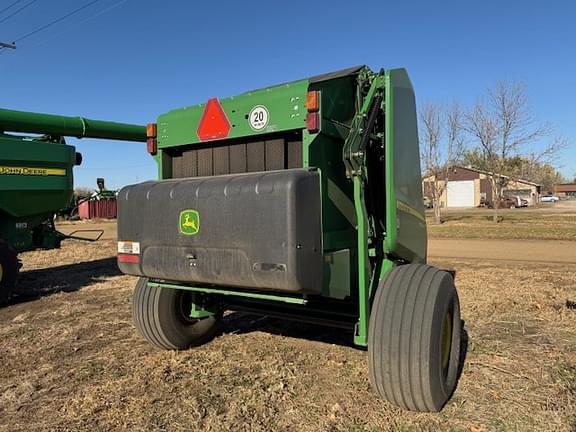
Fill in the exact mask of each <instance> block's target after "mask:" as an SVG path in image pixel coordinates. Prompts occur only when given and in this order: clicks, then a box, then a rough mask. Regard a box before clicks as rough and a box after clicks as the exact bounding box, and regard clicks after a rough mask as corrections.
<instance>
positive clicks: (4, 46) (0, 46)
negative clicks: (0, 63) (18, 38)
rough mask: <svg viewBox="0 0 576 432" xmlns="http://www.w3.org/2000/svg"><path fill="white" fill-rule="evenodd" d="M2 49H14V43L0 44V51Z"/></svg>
mask: <svg viewBox="0 0 576 432" xmlns="http://www.w3.org/2000/svg"><path fill="white" fill-rule="evenodd" d="M2 48H11V49H16V42H12V43H4V42H0V49H2Z"/></svg>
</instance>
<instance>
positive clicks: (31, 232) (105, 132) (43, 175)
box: [0, 109, 146, 303]
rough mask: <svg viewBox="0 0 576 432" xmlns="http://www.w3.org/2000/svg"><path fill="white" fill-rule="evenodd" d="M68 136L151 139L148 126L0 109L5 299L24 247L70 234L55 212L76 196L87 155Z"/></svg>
mask: <svg viewBox="0 0 576 432" xmlns="http://www.w3.org/2000/svg"><path fill="white" fill-rule="evenodd" d="M6 132H19V133H35V134H43V135H42V136H35V137H28V136H22V135H14V134H7V133H6ZM64 136H72V137H77V138H84V137H86V138H102V139H114V140H126V141H145V140H146V133H145V127H144V126H136V125H130V124H122V123H112V122H104V121H97V120H88V119H85V118H82V117H63V116H56V115H48V114H36V113H29V112H22V111H11V110H6V109H0V303H2V302H3V301H4V300H6V299H7V298H8V296H9V294H10V292H11V291H12V289H13V288H14V285H15V283H16V279H17V275H18V269H19V263H18V258H17V254H18V253H20V252H24V251H29V250H33V249H38V248H42V249H52V248H57V247H59V246H60V242H61V241H62V240H63V239H64V238H66V236H65V235H63V234H61V233H59V232H58V231H56V229H55V227H54V223H53V216H54V214H55V212H57V211H58V210H59V209H62V208H65V207H66V206H67V205H68V204H69V202H70V199H71V198H72V194H73V189H74V183H73V178H72V167H73V166H75V165H79V164H80V163H81V161H82V157H81V155H80V153H76V149H75V148H74V147H73V146H71V145H67V144H66V143H65V141H64Z"/></svg>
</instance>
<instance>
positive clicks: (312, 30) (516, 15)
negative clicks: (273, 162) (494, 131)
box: [0, 0, 576, 188]
mask: <svg viewBox="0 0 576 432" xmlns="http://www.w3.org/2000/svg"><path fill="white" fill-rule="evenodd" d="M13 1H14V0H1V1H0V10H1V9H3V8H4V7H6V6H8V5H9V4H10V3H12V2H13ZM29 1H30V0H23V2H22V3H21V4H19V5H17V6H15V7H14V8H13V9H11V10H9V11H7V12H5V13H3V14H1V15H0V20H1V19H3V18H4V17H6V16H7V15H8V14H9V12H10V11H13V10H15V9H17V8H18V7H20V6H21V5H24V4H26V2H29ZM88 1H89V0H82V1H81V0H59V1H57V2H55V1H49V0H37V1H35V2H34V3H33V4H31V5H30V6H29V7H28V8H26V9H25V10H23V11H22V12H21V13H19V14H17V15H16V16H14V17H13V18H10V19H8V20H6V21H5V22H2V23H0V41H2V42H11V41H13V40H16V39H18V38H19V37H21V36H22V35H25V34H27V33H29V32H30V31H33V30H35V29H36V28H39V27H41V26H43V25H45V24H47V23H48V22H50V21H52V20H53V19H57V18H59V17H61V16H62V15H64V14H66V13H67V12H70V11H72V10H74V9H76V8H78V7H79V6H81V5H83V4H85V3H88ZM575 20H576V4H575V3H574V2H572V1H568V0H565V1H549V2H545V3H543V2H541V1H539V2H536V1H531V0H527V1H523V2H506V1H502V0H500V1H491V0H488V1H481V2H479V1H478V2H469V1H462V0H460V1H444V2H431V1H412V2H411V1H394V2H391V1H374V2H359V1H354V2H352V1H331V2H325V3H323V2H311V1H299V0H293V1H290V2H285V1H284V2H275V1H268V2H222V1H221V2H217V1H207V2H192V1H186V2H185V1H179V2H177V1H170V0H165V1H162V2H160V1H148V0H146V1H143V0H141V1H136V0H99V1H98V2H96V3H95V4H93V5H91V6H90V7H88V8H86V9H85V10H83V11H82V12H81V13H79V14H77V15H74V16H73V17H71V18H70V19H67V20H64V21H62V22H60V23H58V24H57V25H55V26H53V27H51V28H49V29H47V30H45V31H42V32H40V33H38V34H36V35H34V36H32V37H29V38H27V39H24V40H22V41H21V42H19V43H18V49H17V50H15V51H11V50H10V51H8V50H2V51H4V52H3V53H1V51H0V53H1V54H0V78H1V81H0V86H1V90H0V106H1V107H3V108H9V109H19V110H27V111H38V112H48V113H56V114H64V115H82V116H85V117H88V118H95V119H102V120H115V121H125V122H134V123H141V124H144V123H147V122H149V121H154V120H155V118H156V117H157V115H158V114H160V113H163V112H165V111H168V110H170V109H173V108H177V107H181V106H186V105H192V104H195V103H199V102H204V101H206V100H207V99H208V98H210V97H214V96H217V97H225V96H231V95H234V94H237V93H241V92H243V91H246V90H249V89H252V88H258V87H262V86H266V85H269V84H275V83H279V82H283V81H290V80H294V79H298V78H303V77H306V76H310V75H314V74H318V73H322V72H328V71H331V70H336V69H340V68H344V67H348V66H352V65H357V64H368V65H370V66H371V67H372V68H373V69H377V68H380V67H384V68H391V67H406V68H407V69H408V72H409V73H410V75H411V78H412V81H413V84H414V86H415V88H416V94H417V98H418V102H419V103H423V102H428V101H431V102H450V101H451V100H453V99H457V100H460V101H461V102H462V103H464V104H471V103H473V102H474V101H475V100H476V98H477V97H478V96H479V95H482V94H483V93H484V92H485V90H486V89H487V88H488V87H490V86H493V85H494V84H495V83H496V82H497V81H498V80H518V81H523V82H524V83H525V84H526V86H527V94H528V97H529V102H530V107H531V110H532V112H533V113H534V115H535V116H536V117H537V118H538V119H539V120H542V121H547V122H551V123H552V124H553V125H554V126H555V127H556V131H557V133H558V134H560V135H563V136H565V137H567V138H569V139H571V140H572V146H571V147H572V148H568V149H566V150H564V151H563V153H562V154H561V155H560V158H559V160H558V163H557V165H558V166H559V168H560V169H561V172H562V173H563V174H565V175H567V176H572V175H573V174H575V173H576V152H574V148H576V144H575V143H576V115H575V108H574V99H576V55H574V53H575V46H576V25H575V24H574V22H575ZM69 142H70V143H74V144H75V145H77V148H78V150H79V151H81V152H82V153H83V155H84V163H83V165H82V166H81V167H79V168H76V170H75V175H76V185H78V186H90V187H95V181H96V177H100V176H102V177H105V178H106V179H107V185H108V186H109V187H111V188H118V187H120V186H122V185H124V184H128V183H134V182H138V181H143V180H147V179H151V178H154V177H155V176H156V168H155V164H154V162H153V161H152V159H151V158H150V157H149V156H148V155H147V153H146V151H145V146H144V144H139V143H121V142H110V141H98V140H81V141H78V140H74V139H70V140H69ZM542 144H543V143H542Z"/></svg>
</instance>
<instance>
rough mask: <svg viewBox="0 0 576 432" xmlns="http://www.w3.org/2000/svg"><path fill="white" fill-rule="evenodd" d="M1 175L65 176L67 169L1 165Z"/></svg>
mask: <svg viewBox="0 0 576 432" xmlns="http://www.w3.org/2000/svg"><path fill="white" fill-rule="evenodd" d="M0 175H25V176H65V175H66V170H65V169H64V168H31V167H15V166H0Z"/></svg>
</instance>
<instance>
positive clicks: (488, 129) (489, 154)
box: [463, 81, 564, 222]
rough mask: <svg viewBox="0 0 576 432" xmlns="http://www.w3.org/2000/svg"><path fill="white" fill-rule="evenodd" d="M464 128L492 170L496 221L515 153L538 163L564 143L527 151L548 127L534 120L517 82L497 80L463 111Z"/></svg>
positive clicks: (547, 132) (514, 174) (546, 133)
mask: <svg viewBox="0 0 576 432" xmlns="http://www.w3.org/2000/svg"><path fill="white" fill-rule="evenodd" d="M463 124H464V129H465V130H466V131H467V132H468V133H469V134H470V135H471V136H472V137H473V138H474V139H475V140H476V141H477V144H478V150H479V152H480V156H481V158H482V162H483V165H484V166H485V167H486V169H487V170H488V171H490V172H491V173H492V175H491V176H490V177H489V178H490V182H491V186H492V204H493V207H494V217H493V218H494V222H497V221H498V209H499V207H500V201H501V200H502V197H503V190H504V188H505V187H506V185H507V184H508V182H509V181H510V180H511V179H517V178H518V174H519V173H518V172H515V171H516V170H515V168H514V165H513V164H510V163H508V162H509V160H510V159H511V158H513V157H515V156H527V157H528V158H529V159H531V160H533V161H534V162H539V163H542V162H543V161H546V160H549V159H550V157H552V156H553V155H555V154H556V152H557V150H558V149H560V148H561V147H562V146H563V145H564V143H563V140H558V139H554V140H553V141H552V142H551V143H550V144H548V145H547V146H546V147H545V148H543V149H542V150H540V151H538V152H536V153H531V154H530V153H529V150H528V149H527V147H528V145H529V144H532V143H534V142H537V141H539V140H541V139H543V138H545V137H547V136H549V135H550V132H551V131H550V128H549V127H547V126H545V125H541V124H537V123H536V121H535V120H534V118H533V117H532V116H531V114H530V112H529V110H528V101H527V98H526V92H525V87H524V86H523V85H522V84H520V83H509V82H505V81H501V82H499V83H498V84H497V85H496V88H494V89H490V90H488V97H487V99H486V100H479V101H478V102H477V103H476V105H475V106H474V107H473V108H472V109H471V110H470V111H469V112H467V113H466V115H465V119H464V122H463Z"/></svg>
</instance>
